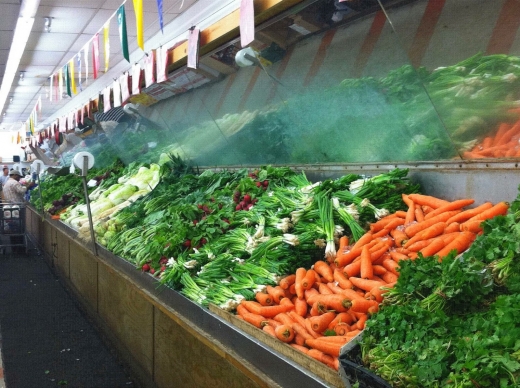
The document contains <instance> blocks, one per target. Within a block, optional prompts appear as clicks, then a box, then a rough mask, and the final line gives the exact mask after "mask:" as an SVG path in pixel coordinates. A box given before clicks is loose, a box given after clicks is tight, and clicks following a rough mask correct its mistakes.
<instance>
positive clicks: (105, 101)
mask: <svg viewBox="0 0 520 388" xmlns="http://www.w3.org/2000/svg"><path fill="white" fill-rule="evenodd" d="M111 108H112V107H111V106H110V86H107V87H106V88H105V89H103V113H107V112H108V111H109V110H110V109H111Z"/></svg>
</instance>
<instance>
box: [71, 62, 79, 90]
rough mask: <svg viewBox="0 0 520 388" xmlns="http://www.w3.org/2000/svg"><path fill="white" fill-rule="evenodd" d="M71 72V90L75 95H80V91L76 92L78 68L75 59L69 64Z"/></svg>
mask: <svg viewBox="0 0 520 388" xmlns="http://www.w3.org/2000/svg"><path fill="white" fill-rule="evenodd" d="M69 71H70V90H71V92H72V93H73V94H78V91H77V90H76V79H75V75H76V68H75V66H74V58H73V59H71V60H70V62H69Z"/></svg>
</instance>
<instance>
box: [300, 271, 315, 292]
mask: <svg viewBox="0 0 520 388" xmlns="http://www.w3.org/2000/svg"><path fill="white" fill-rule="evenodd" d="M315 281H316V272H315V271H314V270H313V269H309V270H308V271H307V273H306V274H305V276H304V277H303V279H302V287H303V289H304V290H308V289H310V288H311V287H312V286H313V285H314V282H315Z"/></svg>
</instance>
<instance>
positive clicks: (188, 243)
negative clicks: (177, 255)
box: [182, 240, 191, 248]
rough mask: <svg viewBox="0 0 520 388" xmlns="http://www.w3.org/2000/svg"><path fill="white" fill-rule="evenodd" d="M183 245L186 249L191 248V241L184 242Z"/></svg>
mask: <svg viewBox="0 0 520 388" xmlns="http://www.w3.org/2000/svg"><path fill="white" fill-rule="evenodd" d="M182 245H184V246H185V247H186V248H190V247H191V240H186V241H184V243H183V244H182Z"/></svg>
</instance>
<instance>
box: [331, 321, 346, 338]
mask: <svg viewBox="0 0 520 388" xmlns="http://www.w3.org/2000/svg"><path fill="white" fill-rule="evenodd" d="M332 330H334V332H335V333H336V335H345V334H347V333H348V332H349V331H350V325H348V324H347V323H338V324H337V325H334V327H333V328H332Z"/></svg>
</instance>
